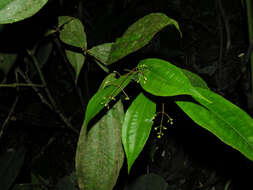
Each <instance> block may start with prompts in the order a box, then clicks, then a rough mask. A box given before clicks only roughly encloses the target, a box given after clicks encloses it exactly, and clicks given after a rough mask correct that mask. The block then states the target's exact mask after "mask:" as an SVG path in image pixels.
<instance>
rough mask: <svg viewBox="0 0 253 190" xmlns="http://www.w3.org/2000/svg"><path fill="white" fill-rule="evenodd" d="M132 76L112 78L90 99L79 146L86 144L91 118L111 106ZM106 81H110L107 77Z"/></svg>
mask: <svg viewBox="0 0 253 190" xmlns="http://www.w3.org/2000/svg"><path fill="white" fill-rule="evenodd" d="M131 78H132V75H123V76H121V77H120V78H118V79H115V80H114V81H112V80H111V79H110V81H111V82H110V83H107V85H104V86H103V87H101V88H100V89H99V90H98V91H97V92H96V94H95V95H94V96H93V97H92V98H91V99H90V101H89V103H88V105H87V108H86V112H85V119H84V122H83V125H82V129H81V132H80V136H79V139H78V144H79V145H78V146H84V145H83V144H85V141H86V130H87V126H88V123H89V122H90V120H91V119H92V118H93V117H95V116H96V115H97V114H98V113H99V112H100V111H101V110H102V109H103V108H105V107H106V108H109V103H110V102H111V101H112V100H113V98H114V97H115V96H117V95H118V94H119V93H120V92H121V91H122V89H124V88H125V87H126V86H127V85H128V84H129V83H130V81H131ZM105 81H108V80H107V78H106V79H105ZM103 83H105V82H103ZM103 83H102V84H103Z"/></svg>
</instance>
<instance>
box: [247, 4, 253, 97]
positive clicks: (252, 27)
mask: <svg viewBox="0 0 253 190" xmlns="http://www.w3.org/2000/svg"><path fill="white" fill-rule="evenodd" d="M246 6H247V14H248V32H249V34H248V35H249V43H251V40H253V18H252V17H253V11H252V9H253V3H252V0H246ZM250 72H251V95H253V52H250Z"/></svg>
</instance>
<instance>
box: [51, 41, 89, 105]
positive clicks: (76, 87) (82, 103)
mask: <svg viewBox="0 0 253 190" xmlns="http://www.w3.org/2000/svg"><path fill="white" fill-rule="evenodd" d="M54 43H55V44H56V46H57V48H58V50H59V53H60V54H61V57H62V58H63V60H64V61H65V62H66V63H69V61H68V60H67V59H66V55H65V53H64V52H63V50H62V47H61V44H60V42H59V40H58V39H57V38H54ZM67 68H68V70H69V73H70V74H71V77H72V80H73V81H75V76H73V74H72V72H71V69H70V67H69V66H68V65H67ZM74 83H75V82H74ZM75 89H76V92H77V94H78V96H79V99H80V102H81V105H82V107H83V108H84V107H85V105H86V103H85V101H84V98H83V95H82V92H81V89H80V88H79V87H78V86H77V85H75Z"/></svg>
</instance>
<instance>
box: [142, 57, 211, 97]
mask: <svg viewBox="0 0 253 190" xmlns="http://www.w3.org/2000/svg"><path fill="white" fill-rule="evenodd" d="M184 72H185V71H184ZM184 72H183V71H182V70H181V69H180V68H178V67H176V66H175V65H172V64H171V63H169V62H167V61H164V60H161V59H155V58H150V59H144V60H142V61H140V63H139V64H138V73H139V82H140V84H141V86H142V88H143V89H144V90H146V91H147V92H149V93H151V94H153V95H156V96H176V95H191V96H196V97H200V98H203V99H205V100H207V99H206V98H205V97H203V96H202V95H201V94H200V93H199V92H198V91H197V90H196V89H195V88H194V87H193V86H192V84H191V82H190V80H189V79H188V77H189V73H188V75H187V76H188V77H187V76H186V75H185V74H184ZM192 76H193V75H192ZM194 76H195V75H194ZM195 77H196V76H195ZM191 81H193V80H192V79H191ZM207 101H208V100H207Z"/></svg>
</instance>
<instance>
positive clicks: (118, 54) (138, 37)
mask: <svg viewBox="0 0 253 190" xmlns="http://www.w3.org/2000/svg"><path fill="white" fill-rule="evenodd" d="M168 25H174V26H175V27H176V28H177V29H178V30H179V32H180V29H179V26H178V23H177V22H176V21H175V20H173V19H171V18H169V17H167V16H166V15H165V14H163V13H151V14H149V15H147V16H144V17H143V18H141V19H139V20H138V21H137V22H135V23H134V24H133V25H131V26H130V27H129V28H128V29H127V31H126V32H125V33H124V34H123V36H122V37H121V38H118V39H117V40H116V42H115V43H114V44H113V46H112V50H111V54H110V57H109V60H108V64H112V63H114V62H116V61H118V60H120V59H121V58H123V57H125V56H127V55H128V54H130V53H133V52H135V51H137V50H139V49H141V48H142V47H144V46H145V45H147V44H148V43H149V41H150V40H151V39H152V38H153V37H154V36H155V34H157V33H158V32H159V31H160V30H162V29H163V28H164V27H166V26H168Z"/></svg>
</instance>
